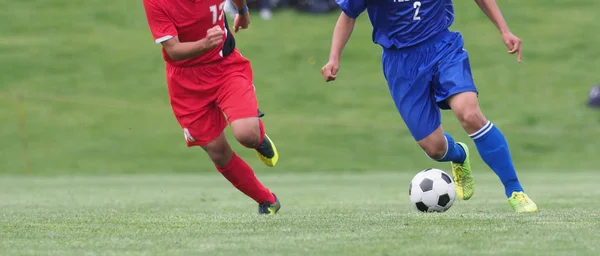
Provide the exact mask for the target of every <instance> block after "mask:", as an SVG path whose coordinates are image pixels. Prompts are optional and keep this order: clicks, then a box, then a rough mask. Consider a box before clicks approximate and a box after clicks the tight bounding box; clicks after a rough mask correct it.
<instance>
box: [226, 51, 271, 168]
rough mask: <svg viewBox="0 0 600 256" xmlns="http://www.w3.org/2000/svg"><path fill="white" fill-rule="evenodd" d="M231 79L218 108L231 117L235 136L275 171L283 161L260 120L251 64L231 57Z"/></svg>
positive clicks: (229, 60)
mask: <svg viewBox="0 0 600 256" xmlns="http://www.w3.org/2000/svg"><path fill="white" fill-rule="evenodd" d="M228 58H229V59H228V60H227V61H228V63H229V70H228V71H227V72H228V76H227V77H226V80H225V81H224V83H223V85H222V86H221V88H220V89H219V94H218V98H217V104H218V105H219V107H220V108H221V110H222V111H223V112H224V113H225V115H227V119H228V120H229V123H230V124H231V129H232V131H233V135H234V137H235V138H236V140H237V141H239V142H240V144H242V145H243V146H245V147H248V148H253V149H255V150H256V154H257V156H258V158H259V159H260V160H261V161H262V162H263V163H264V164H265V165H267V166H269V167H273V166H275V164H277V161H278V160H279V154H278V152H277V148H276V147H275V144H274V143H273V141H272V140H271V138H269V136H268V135H267V134H266V132H265V126H264V124H263V122H262V120H260V119H259V116H261V115H262V112H260V111H259V110H258V101H257V99H256V93H255V87H254V85H253V84H252V68H251V66H250V62H249V61H248V60H247V59H245V58H244V57H242V56H241V55H240V54H239V52H237V51H234V52H233V53H232V54H231V55H230V56H228Z"/></svg>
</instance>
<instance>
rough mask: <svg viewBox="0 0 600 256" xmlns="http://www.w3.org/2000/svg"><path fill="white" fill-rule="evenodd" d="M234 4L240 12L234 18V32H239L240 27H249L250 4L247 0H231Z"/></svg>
mask: <svg viewBox="0 0 600 256" xmlns="http://www.w3.org/2000/svg"><path fill="white" fill-rule="evenodd" d="M231 2H232V3H233V6H235V8H236V9H237V10H238V14H237V15H236V16H235V20H233V32H238V30H240V29H247V28H248V26H249V25H250V13H249V12H248V4H247V3H246V0H231Z"/></svg>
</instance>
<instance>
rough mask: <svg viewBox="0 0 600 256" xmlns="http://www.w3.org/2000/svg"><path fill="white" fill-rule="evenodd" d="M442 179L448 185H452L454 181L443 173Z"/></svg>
mask: <svg viewBox="0 0 600 256" xmlns="http://www.w3.org/2000/svg"><path fill="white" fill-rule="evenodd" d="M442 179H443V180H444V181H446V183H448V184H450V183H452V179H450V176H448V174H445V173H443V172H442Z"/></svg>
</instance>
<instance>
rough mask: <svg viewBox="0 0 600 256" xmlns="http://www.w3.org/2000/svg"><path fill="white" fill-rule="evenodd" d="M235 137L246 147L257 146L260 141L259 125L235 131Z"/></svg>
mask: <svg viewBox="0 0 600 256" xmlns="http://www.w3.org/2000/svg"><path fill="white" fill-rule="evenodd" d="M233 136H234V137H235V139H236V140H237V141H238V142H239V143H240V144H242V145H243V146H245V147H249V148H252V147H255V146H256V145H258V143H259V142H260V130H259V129H258V127H256V129H254V127H247V128H245V129H240V130H237V131H234V132H233Z"/></svg>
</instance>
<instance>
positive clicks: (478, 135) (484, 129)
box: [469, 121, 494, 140]
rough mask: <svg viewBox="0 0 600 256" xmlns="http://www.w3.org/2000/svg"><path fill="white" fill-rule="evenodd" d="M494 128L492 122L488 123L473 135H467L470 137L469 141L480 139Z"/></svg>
mask: <svg viewBox="0 0 600 256" xmlns="http://www.w3.org/2000/svg"><path fill="white" fill-rule="evenodd" d="M493 127H494V124H493V123H492V121H488V122H487V124H485V125H484V126H483V127H482V128H481V129H479V131H476V132H475V133H473V134H469V137H471V139H474V140H476V139H479V138H481V137H483V135H486V134H487V133H488V132H489V131H490V130H492V128H493Z"/></svg>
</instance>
